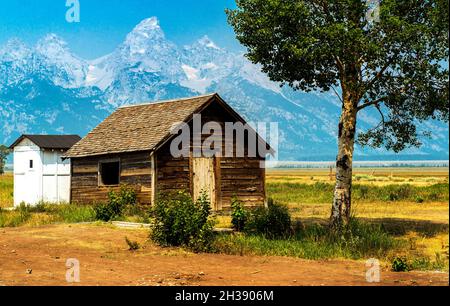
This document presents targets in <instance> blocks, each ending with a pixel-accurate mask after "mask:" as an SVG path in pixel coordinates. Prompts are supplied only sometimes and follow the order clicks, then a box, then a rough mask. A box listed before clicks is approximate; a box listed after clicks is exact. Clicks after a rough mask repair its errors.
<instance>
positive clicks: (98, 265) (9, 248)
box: [0, 225, 448, 286]
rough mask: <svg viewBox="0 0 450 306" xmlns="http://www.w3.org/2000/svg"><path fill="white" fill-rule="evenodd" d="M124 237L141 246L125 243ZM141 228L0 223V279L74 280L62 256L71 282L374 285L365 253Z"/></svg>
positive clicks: (428, 277) (421, 280) (428, 276)
mask: <svg viewBox="0 0 450 306" xmlns="http://www.w3.org/2000/svg"><path fill="white" fill-rule="evenodd" d="M125 237H128V238H129V239H130V240H134V241H138V242H139V243H140V244H141V246H142V248H141V249H140V250H138V251H135V252H131V251H128V246H127V244H126V243H125ZM147 237H148V231H147V230H126V229H117V228H113V227H110V226H104V225H103V226H100V225H51V226H43V227H38V228H8V229H0V286H2V285H7V286H8V285H37V286H41V285H58V286H59V285H62V286H65V285H73V284H69V283H67V282H66V271H67V268H66V260H67V259H69V258H76V259H77V260H79V262H80V280H81V282H80V283H79V284H77V285H132V286H134V285H136V286H174V285H182V286H184V285H186V286H196V285H213V286H215V285H233V286H238V285H250V286H252V285H255V286H259V285H266V286H278V285H288V286H299V285H308V286H309V285H316V286H320V285H373V284H369V283H367V282H366V280H365V270H366V269H365V264H364V262H363V261H348V260H346V261H339V260H333V261H309V260H301V259H295V258H284V257H259V256H244V257H241V256H228V255H217V254H192V253H189V252H185V251H183V250H180V249H165V248H160V247H157V246H155V245H153V244H152V243H151V242H148V239H147ZM381 278H382V279H381V283H379V284H378V285H427V286H428V285H448V273H438V272H410V273H393V272H390V271H383V272H382V274H381Z"/></svg>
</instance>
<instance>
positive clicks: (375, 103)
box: [356, 97, 387, 112]
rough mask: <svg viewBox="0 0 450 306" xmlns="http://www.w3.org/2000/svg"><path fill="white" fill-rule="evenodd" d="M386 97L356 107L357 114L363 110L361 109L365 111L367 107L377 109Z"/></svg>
mask: <svg viewBox="0 0 450 306" xmlns="http://www.w3.org/2000/svg"><path fill="white" fill-rule="evenodd" d="M386 98H387V97H381V98H379V99H376V100H373V101H369V102H366V103H364V104H361V105H360V106H358V108H357V110H356V111H357V112H359V111H360V110H363V109H365V108H366V107H369V106H372V105H376V106H377V107H379V104H380V103H381V102H383V100H385V99H386Z"/></svg>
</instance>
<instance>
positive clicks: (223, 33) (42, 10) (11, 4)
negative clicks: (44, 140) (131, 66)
mask: <svg viewBox="0 0 450 306" xmlns="http://www.w3.org/2000/svg"><path fill="white" fill-rule="evenodd" d="M79 2H80V6H81V22H80V23H68V22H67V21H66V19H65V15H66V11H67V9H68V8H67V7H66V0H8V1H0V45H2V44H4V43H5V42H6V41H7V40H8V39H10V38H12V37H19V38H20V39H22V40H23V41H25V42H26V43H27V44H30V45H32V44H34V43H35V42H36V41H37V40H38V39H39V38H41V37H42V36H44V35H45V34H47V33H56V34H57V35H59V36H61V37H62V38H63V39H64V40H66V41H67V42H68V44H69V47H70V48H71V50H72V51H73V52H74V53H76V54H77V55H79V56H81V57H83V58H86V59H93V58H96V57H99V56H102V55H105V54H107V53H109V52H111V51H112V50H113V49H114V48H115V47H116V46H117V45H118V44H120V43H121V42H122V41H123V39H124V37H125V35H126V34H127V33H128V32H130V31H131V30H132V29H133V27H134V26H135V25H136V24H138V23H139V22H140V21H141V20H142V19H145V18H148V17H152V16H157V17H158V18H159V20H160V24H161V27H162V29H163V30H164V32H165V33H166V36H167V38H168V39H170V40H172V41H173V42H175V43H177V44H179V45H184V44H189V43H191V42H193V41H194V40H196V39H198V38H200V37H201V36H203V35H205V34H207V35H208V36H209V37H210V38H211V39H212V40H214V41H215V42H216V43H217V44H218V45H219V46H223V47H227V48H229V49H231V50H237V49H240V48H241V47H240V46H239V43H238V42H237V41H236V39H235V37H234V33H233V30H232V29H231V27H230V26H229V25H228V24H227V22H226V15H225V13H224V9H225V8H234V7H235V2H234V0H169V1H167V0H164V1H163V0H126V1H123V0H108V1H105V0H79Z"/></svg>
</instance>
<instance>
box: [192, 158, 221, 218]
mask: <svg viewBox="0 0 450 306" xmlns="http://www.w3.org/2000/svg"><path fill="white" fill-rule="evenodd" d="M214 164H215V163H214V158H203V157H199V158H192V187H193V193H194V194H193V196H194V200H196V199H198V198H199V197H200V194H201V193H202V192H203V191H204V192H206V194H207V195H208V198H209V199H210V201H211V208H212V209H213V210H216V209H217V207H216V175H215V171H214Z"/></svg>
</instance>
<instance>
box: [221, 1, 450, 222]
mask: <svg viewBox="0 0 450 306" xmlns="http://www.w3.org/2000/svg"><path fill="white" fill-rule="evenodd" d="M236 2H237V9H235V10H227V14H228V20H229V23H230V24H231V25H232V26H233V28H234V30H235V32H236V35H237V39H238V40H239V41H240V42H241V43H242V44H243V45H244V46H245V47H246V48H247V57H248V58H249V59H250V60H251V61H252V62H254V63H258V64H260V65H261V66H262V70H263V72H265V73H267V75H268V76H269V77H270V79H272V80H273V81H276V82H280V83H281V84H282V85H289V86H291V87H292V88H294V89H298V90H303V91H312V90H320V91H330V90H333V91H334V92H335V93H336V95H337V96H338V97H339V99H340V101H341V103H342V114H341V119H340V121H339V126H338V130H339V132H338V135H339V136H338V143H339V148H338V154H337V162H336V167H337V173H336V174H337V175H336V178H337V180H336V187H335V192H334V200H333V206H332V216H331V225H333V227H335V226H341V225H342V224H343V223H346V222H348V220H349V219H350V216H351V213H350V207H351V185H352V162H353V151H354V144H355V142H356V141H357V142H359V143H360V144H361V145H369V146H372V147H376V148H378V147H382V146H384V147H386V148H387V149H390V150H393V151H395V152H399V151H401V150H403V149H405V148H407V147H411V146H419V145H420V144H421V143H420V141H419V139H420V136H421V135H420V134H419V132H418V130H417V128H416V124H417V122H418V121H424V120H428V119H430V118H431V119H440V120H444V121H447V122H448V119H449V102H448V86H449V85H448V84H449V82H448V10H449V2H448V0H380V1H379V6H377V7H375V10H373V11H371V9H373V7H371V5H372V3H373V2H374V1H365V0H304V1H301V0H237V1H236ZM375 2H376V1H375ZM370 107H372V108H374V109H375V110H377V111H378V114H379V116H378V117H379V123H378V124H377V125H375V126H373V127H372V128H371V129H369V130H367V131H362V132H361V133H359V135H356V126H357V118H358V115H359V114H360V113H361V111H363V110H365V109H367V108H370Z"/></svg>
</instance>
